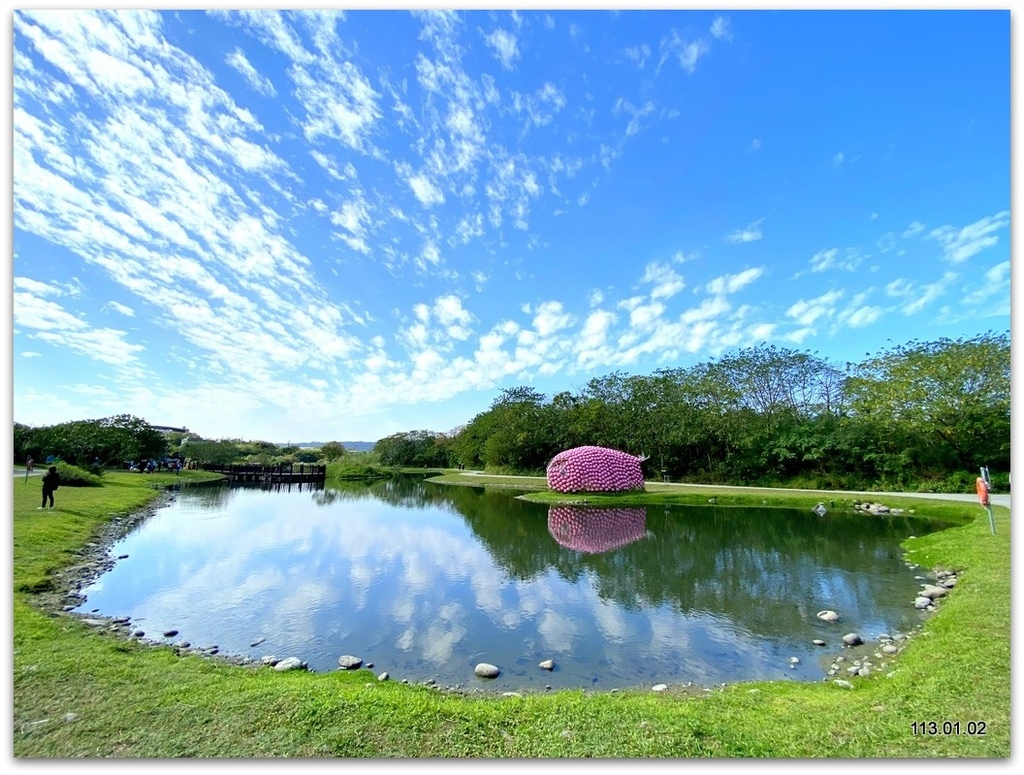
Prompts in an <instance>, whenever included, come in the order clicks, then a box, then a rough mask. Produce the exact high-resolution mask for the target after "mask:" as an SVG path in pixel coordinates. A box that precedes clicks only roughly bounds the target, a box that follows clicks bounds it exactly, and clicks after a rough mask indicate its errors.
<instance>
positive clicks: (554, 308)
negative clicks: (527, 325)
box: [533, 301, 572, 336]
mask: <svg viewBox="0 0 1024 775" xmlns="http://www.w3.org/2000/svg"><path fill="white" fill-rule="evenodd" d="M571 322H572V316H571V315H569V314H568V313H566V312H565V311H564V309H563V308H562V302H560V301H545V302H542V303H541V304H540V305H539V306H538V307H537V314H536V315H535V316H534V318H533V327H534V328H535V329H537V333H538V334H540V335H541V336H549V335H550V334H553V333H555V332H557V331H561V330H562V329H564V328H566V327H567V326H569V324H570V323H571Z"/></svg>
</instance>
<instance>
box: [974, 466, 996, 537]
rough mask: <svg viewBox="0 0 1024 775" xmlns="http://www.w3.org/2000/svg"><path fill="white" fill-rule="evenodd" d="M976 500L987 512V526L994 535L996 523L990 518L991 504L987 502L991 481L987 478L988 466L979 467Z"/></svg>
mask: <svg viewBox="0 0 1024 775" xmlns="http://www.w3.org/2000/svg"><path fill="white" fill-rule="evenodd" d="M976 486H977V490H978V500H979V501H981V505H982V506H984V507H985V508H986V509H987V510H988V526H989V527H990V528H991V529H992V535H995V534H996V522H995V519H993V518H992V504H991V503H990V502H989V497H988V494H989V491H990V490H991V489H992V480H991V479H989V476H988V466H982V467H981V476H979V477H978V479H977V481H976Z"/></svg>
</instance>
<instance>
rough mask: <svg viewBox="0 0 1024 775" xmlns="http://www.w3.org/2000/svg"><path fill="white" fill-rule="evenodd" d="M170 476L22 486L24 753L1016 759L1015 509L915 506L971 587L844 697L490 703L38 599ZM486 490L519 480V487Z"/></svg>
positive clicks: (19, 724)
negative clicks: (149, 630)
mask: <svg viewBox="0 0 1024 775" xmlns="http://www.w3.org/2000/svg"><path fill="white" fill-rule="evenodd" d="M189 473H191V472H189ZM184 475H185V472H183V476H184ZM159 476H160V475H149V476H145V475H138V474H120V473H115V474H108V475H107V477H106V484H105V486H104V487H102V488H64V487H62V488H61V489H60V490H58V491H57V494H56V501H57V508H56V509H53V510H45V511H39V510H37V508H36V507H37V506H38V505H39V492H40V489H39V488H40V485H39V482H38V479H29V480H28V481H27V482H26V481H23V480H22V479H20V478H15V480H14V486H13V498H12V501H13V539H14V540H13V545H14V551H13V580H14V595H13V630H14V632H13V635H14V638H13V646H14V659H13V694H14V703H13V705H14V713H13V753H14V755H15V756H16V757H46V758H49V757H59V758H71V757H142V758H166V757H231V758H248V757H260V758H264V757H314V756H329V757H330V756H333V757H371V758H388V757H405V758H435V757H502V758H504V757H528V758H533V757H574V758H575V757H617V758H623V757H625V758H633V757H680V758H681V757H700V758H707V757H722V758H749V757H754V758H809V757H828V758H863V757H886V758H889V757H912V758H918V757H920V758H924V757H946V756H952V757H1008V756H1009V754H1010V537H1009V518H1008V514H1009V513H1008V510H1006V509H1003V508H997V509H996V520H997V524H998V525H999V530H998V532H997V535H995V536H993V535H991V534H990V532H989V528H988V523H987V520H986V519H973V520H972V519H970V518H971V517H976V516H978V512H979V511H981V510H980V509H979V508H978V507H977V506H976V505H975V506H973V507H972V506H971V505H969V504H963V505H960V504H948V503H941V504H940V503H937V502H933V501H916V502H914V504H913V506H914V507H915V508H916V509H918V511H919V513H921V514H924V513H926V512H927V513H928V514H929V515H932V514H933V513H937V512H936V511H935V510H941V511H943V512H944V518H949V519H951V520H952V519H956V520H959V521H961V522H964V521H965V519H966V522H965V524H961V525H958V526H955V527H951V528H950V529H948V530H945V531H942V532H939V533H933V534H930V535H927V536H924V537H921V538H915V539H911V540H909V541H908V542H907V550H908V552H910V555H909V556H910V558H912V559H913V561H914V562H916V563H918V564H920V565H921V566H922V567H924V568H950V569H956V570H957V571H958V572H959V577H960V583H959V584H958V586H957V587H956V589H955V590H954V591H953V593H952V594H951V595H950V596H949V597H948V598H947V599H946V600H944V601H943V602H942V604H941V606H940V608H939V611H938V612H937V613H936V614H935V615H934V616H932V617H931V618H929V620H928V622H927V624H926V625H925V628H924V630H923V632H922V633H921V634H920V635H918V636H916V637H914V638H912V639H911V640H910V643H909V645H908V647H907V649H906V650H905V651H904V652H903V653H902V654H901V655H899V657H898V658H897V660H896V662H895V667H894V668H893V669H892V671H891V672H890V674H889V675H886V674H882V673H877V674H875V675H872V676H870V677H868V678H860V677H858V678H852V679H850V682H851V683H852V685H853V688H852V689H848V688H842V687H840V686H837V685H836V684H834V683H831V682H823V683H815V684H800V683H790V682H774V683H770V682H763V683H745V684H736V685H730V686H727V687H718V688H715V689H711V690H707V691H703V690H702V691H699V692H696V694H695V693H694V692H693V691H692V690H690V691H685V690H684V689H683V688H681V687H670V688H669V690H668V691H667V692H664V693H653V692H650V691H632V692H617V693H608V694H594V693H590V692H583V691H559V692H553V693H547V694H526V695H524V696H521V697H485V696H462V695H456V694H445V693H442V692H440V691H438V690H436V689H432V688H429V687H426V686H414V685H403V684H400V683H396V682H379V681H377V680H376V678H375V676H374V674H373V673H372V672H371V671H369V670H358V671H338V672H332V673H306V672H299V671H296V672H285V673H278V672H276V671H274V670H272V669H270V668H267V667H261V668H254V667H241V666H234V665H230V664H227V663H225V662H221V661H218V660H215V659H210V658H206V657H201V656H197V655H191V654H186V655H184V656H179V655H177V654H176V653H175V652H174V650H173V649H172V648H171V647H170V646H148V645H143V644H141V643H138V642H136V641H131V640H126V639H125V638H123V637H116V636H114V635H111V634H108V633H105V632H102V631H97V630H96V629H93V628H90V627H89V626H87V625H86V624H84V623H83V622H81V621H80V620H79V619H78V618H77V617H74V616H70V615H67V614H62V613H60V612H59V609H58V610H56V611H55V610H52V609H47V608H44V607H41V605H40V603H41V601H43V600H44V599H46V598H47V596H48V595H51V594H52V587H53V580H54V578H55V575H54V574H55V573H57V572H58V571H59V570H60V569H62V568H65V567H67V566H69V565H73V564H75V563H76V562H78V561H79V559H80V552H82V551H83V549H84V548H85V546H86V544H87V543H88V542H90V541H92V540H94V537H95V536H96V535H97V534H98V533H99V532H100V531H101V530H102V529H103V527H104V525H105V524H106V523H108V522H109V521H110V520H112V519H115V518H118V517H122V516H124V515H125V514H128V513H133V512H136V511H138V510H139V509H143V508H145V507H146V505H147V504H148V503H152V502H153V499H154V498H158V497H159V496H160V490H158V489H155V488H154V487H153V486H152V485H153V484H154V483H156V482H157V481H158V477H159ZM165 478H168V477H167V476H165ZM169 478H170V479H172V480H173V479H174V477H173V475H169ZM462 478H463V479H465V478H469V477H465V476H463V477H462ZM480 484H483V482H480ZM494 484H499V485H500V484H504V485H505V486H513V484H514V485H515V486H517V487H519V488H520V489H522V482H521V481H520V480H518V479H516V480H510V481H506V482H494ZM652 494H653V493H652ZM676 494H680V493H676ZM700 494H701V495H704V498H705V501H704V502H706V498H707V497H708V496H707V495H706V493H700ZM666 497H667V496H666ZM719 497H724V496H721V495H720V496H719ZM800 497H803V496H800ZM809 497H813V498H815V500H817V499H820V498H826V499H827V498H828V497H829V494H828V493H822V494H821V495H820V496H815V495H811V496H809ZM851 651H853V650H851ZM851 656H852V654H851ZM930 721H935V722H937V723H938V731H939V732H940V734H934V735H931V734H915V733H914V726H913V725H914V724H915V722H917V723H926V722H930ZM947 721H948V722H951V723H957V722H959V724H960V734H952V733H950V734H941V732H942V724H943V722H947ZM969 721H970V722H984V725H985V727H984V730H985V734H984V735H978V734H973V735H968V734H966V732H967V722H969ZM972 729H973V728H972ZM948 731H949V732H952V731H953V729H952V728H949V729H948Z"/></svg>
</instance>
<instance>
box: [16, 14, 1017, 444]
mask: <svg viewBox="0 0 1024 775" xmlns="http://www.w3.org/2000/svg"><path fill="white" fill-rule="evenodd" d="M12 27H13V65H14V79H13V92H12V104H13V121H12V141H13V166H12V174H13V183H14V185H13V221H12V223H13V271H12V276H11V282H12V292H13V306H12V313H13V314H12V317H13V337H12V340H11V345H12V353H11V354H12V363H13V368H12V384H13V419H14V420H15V421H16V422H22V423H26V424H29V425H49V424H53V423H57V422H63V421H68V420H77V419H88V418H98V417H105V416H109V415H114V414H122V413H130V414H134V415H136V416H139V417H143V418H145V419H146V420H148V421H149V422H151V423H153V424H157V425H175V426H187V427H188V428H190V429H191V430H193V431H195V432H196V433H199V434H201V435H203V436H205V437H208V438H242V439H263V440H269V441H275V442H286V441H292V442H297V441H307V440H319V441H327V440H331V439H335V440H369V441H373V440H376V439H379V438H382V437H383V436H386V435H388V434H390V433H394V432H397V431H404V430H415V429H428V430H433V431H449V430H452V429H454V428H456V427H457V426H459V425H460V424H462V423H465V422H467V421H468V420H470V419H471V418H472V417H473V416H474V415H475V414H476V413H478V412H480V411H483V410H485V409H486V408H487V407H488V406H489V405H490V403H491V400H492V399H493V398H494V397H495V396H496V395H497V394H498V393H499V392H500V390H501V389H502V388H506V387H512V386H516V385H532V386H534V387H535V388H536V389H537V390H539V391H540V392H542V393H545V394H547V395H549V396H551V395H554V394H555V393H557V392H559V391H562V390H570V391H575V390H578V389H580V388H581V387H582V386H583V385H585V384H586V382H587V381H588V380H589V379H591V378H592V377H594V376H601V375H606V374H609V373H611V372H613V371H616V370H618V371H623V372H626V373H633V374H642V373H650V372H653V371H654V370H655V369H658V368H662V367H674V366H682V367H687V366H691V365H694V364H696V363H700V362H705V361H708V360H715V359H717V358H719V357H720V356H721V355H722V354H724V353H727V352H730V351H732V350H734V349H736V348H742V347H746V346H752V345H757V344H760V343H769V344H773V345H776V346H778V347H783V348H790V349H794V350H798V351H807V352H815V353H817V354H818V355H819V356H820V357H822V358H825V359H827V360H830V361H834V362H836V363H838V364H843V363H845V362H848V361H852V362H858V361H861V360H863V359H864V358H865V357H867V356H868V355H874V354H876V353H878V352H880V351H881V350H883V349H885V348H887V347H889V346H891V345H893V344H902V343H905V342H908V341H910V340H914V339H917V340H922V341H931V340H934V339H938V338H941V337H949V338H958V337H968V336H973V335H975V334H977V333H982V332H985V331H990V330H993V331H1006V330H1009V329H1010V255H1011V254H1010V179H1011V177H1010V14H1009V12H1008V11H1005V10H1003V11H968V12H954V11H925V10H917V11H909V12H893V11H879V12H872V11H863V10H854V11H848V12H842V11H801V10H792V11H768V10H750V11H739V12H738V11H732V10H714V9H712V10H702V11H692V10H654V11H630V12H621V13H616V12H612V11H608V10H587V11H583V10H579V11H559V12H550V11H544V10H531V9H527V8H523V9H520V10H517V11H512V12H508V11H502V12H497V11H487V10H482V11H472V12H465V11H459V12H455V13H447V12H428V11H417V12H411V13H410V12H407V11H348V12H345V13H339V12H331V11H319V12H313V13H297V12H284V13H278V12H272V11H266V10H258V11H256V12H250V13H238V12H230V13H229V12H205V11H202V10H187V11H179V12H170V13H162V12H156V11H152V10H146V9H138V10H133V11H129V12H121V13H110V12H96V11H88V10H71V11H58V12H41V11H34V10H33V11H17V12H14V14H13V21H12Z"/></svg>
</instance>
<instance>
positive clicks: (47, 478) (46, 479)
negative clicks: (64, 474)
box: [43, 471, 60, 490]
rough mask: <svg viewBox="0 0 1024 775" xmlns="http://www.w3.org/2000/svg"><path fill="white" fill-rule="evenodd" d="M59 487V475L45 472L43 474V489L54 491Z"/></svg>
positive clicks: (53, 472)
mask: <svg viewBox="0 0 1024 775" xmlns="http://www.w3.org/2000/svg"><path fill="white" fill-rule="evenodd" d="M58 487H60V474H59V473H57V472H56V471H47V472H46V473H45V474H43V489H44V490H56V489H57V488H58Z"/></svg>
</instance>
